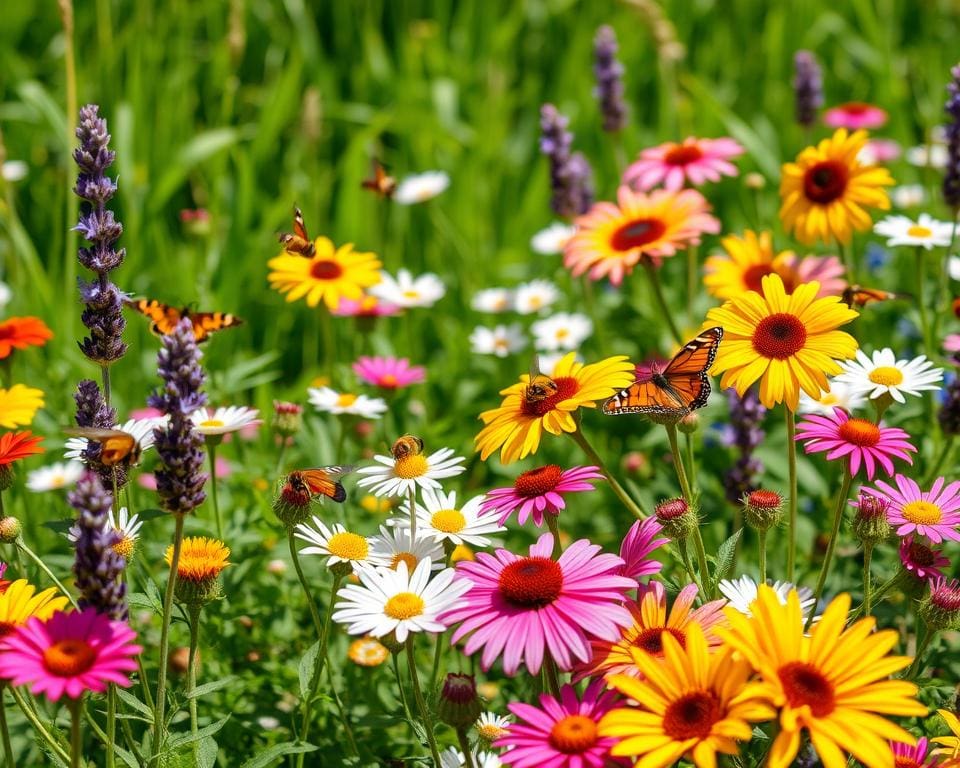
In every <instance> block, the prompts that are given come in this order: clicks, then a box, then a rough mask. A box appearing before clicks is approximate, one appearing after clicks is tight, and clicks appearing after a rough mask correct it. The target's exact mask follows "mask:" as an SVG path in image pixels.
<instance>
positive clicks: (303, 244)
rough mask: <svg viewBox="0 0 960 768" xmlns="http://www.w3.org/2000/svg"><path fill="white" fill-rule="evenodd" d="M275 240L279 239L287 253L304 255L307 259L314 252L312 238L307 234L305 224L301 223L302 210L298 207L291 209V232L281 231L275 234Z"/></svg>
mask: <svg viewBox="0 0 960 768" xmlns="http://www.w3.org/2000/svg"><path fill="white" fill-rule="evenodd" d="M277 240H279V241H280V244H281V245H282V246H283V247H284V249H285V250H286V251H287V253H295V254H297V255H298V256H306V257H307V258H308V259H309V258H312V257H313V254H314V253H316V247H315V246H314V244H313V240H311V239H310V236H309V235H308V234H307V225H306V224H304V223H303V211H301V210H300V209H299V208H296V207H294V209H293V234H292V235H291V234H289V233H288V232H281V233H280V234H278V235H277Z"/></svg>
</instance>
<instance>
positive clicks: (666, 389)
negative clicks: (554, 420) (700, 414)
mask: <svg viewBox="0 0 960 768" xmlns="http://www.w3.org/2000/svg"><path fill="white" fill-rule="evenodd" d="M722 338H723V328H720V327H717V328H709V329H707V330H706V331H704V332H703V333H701V334H700V335H699V336H697V338H695V339H694V340H693V341H689V342H687V343H686V344H684V345H683V349H681V350H680V351H679V352H678V353H677V354H676V356H675V357H674V358H673V360H671V361H670V362H669V363H667V364H666V365H662V364H655V365H653V366H652V369H651V372H650V373H649V374H648V375H645V376H641V377H639V378H638V379H637V381H635V382H634V383H633V384H631V385H630V386H629V387H628V388H627V389H624V390H622V391H621V392H619V393H617V394H616V395H614V396H613V397H611V398H609V399H608V400H607V401H606V402H605V403H604V404H603V406H602V407H601V410H602V411H603V412H604V413H605V414H607V415H609V416H619V415H620V414H622V413H644V414H657V415H661V416H676V417H678V418H681V417H683V416H685V415H686V414H688V413H690V411H695V410H696V409H697V408H702V407H703V406H704V405H706V403H707V398H708V397H710V379H709V378H708V377H707V371H708V370H709V369H710V366H711V365H713V360H714V358H715V357H716V356H717V348H718V347H719V346H720V340H721V339H722Z"/></svg>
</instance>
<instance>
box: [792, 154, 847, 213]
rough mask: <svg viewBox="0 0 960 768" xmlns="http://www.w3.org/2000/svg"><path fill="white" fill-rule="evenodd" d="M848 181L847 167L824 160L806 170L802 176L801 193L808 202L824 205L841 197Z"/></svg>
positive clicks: (833, 161)
mask: <svg viewBox="0 0 960 768" xmlns="http://www.w3.org/2000/svg"><path fill="white" fill-rule="evenodd" d="M849 179H850V172H849V171H848V170H847V166H845V165H844V164H843V163H841V162H838V161H836V160H825V161H823V162H822V163H817V164H816V165H813V166H811V167H810V168H808V169H807V172H806V173H805V174H804V175H803V191H804V194H806V196H807V198H808V199H809V200H812V201H813V202H814V203H820V204H821V205H826V204H827V203H832V202H833V201H834V200H836V199H837V198H838V197H841V196H842V195H843V193H844V190H846V188H847V181H849Z"/></svg>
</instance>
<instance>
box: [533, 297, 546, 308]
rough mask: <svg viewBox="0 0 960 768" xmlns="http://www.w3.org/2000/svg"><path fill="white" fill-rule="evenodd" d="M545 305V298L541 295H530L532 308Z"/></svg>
mask: <svg viewBox="0 0 960 768" xmlns="http://www.w3.org/2000/svg"><path fill="white" fill-rule="evenodd" d="M542 306H543V298H542V297H540V296H531V297H530V308H531V309H540V307H542Z"/></svg>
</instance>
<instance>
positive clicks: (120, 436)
mask: <svg viewBox="0 0 960 768" xmlns="http://www.w3.org/2000/svg"><path fill="white" fill-rule="evenodd" d="M63 431H64V433H65V434H68V435H70V436H71V437H85V438H86V439H87V440H89V441H90V442H93V443H99V444H100V456H99V461H100V463H101V464H103V465H104V466H105V467H115V466H122V467H131V466H134V465H136V464H139V463H140V443H139V442H138V441H137V438H135V437H134V436H133V435H131V434H130V433H129V432H124V431H123V430H122V429H99V428H97V427H68V428H67V429H65V430H63Z"/></svg>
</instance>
